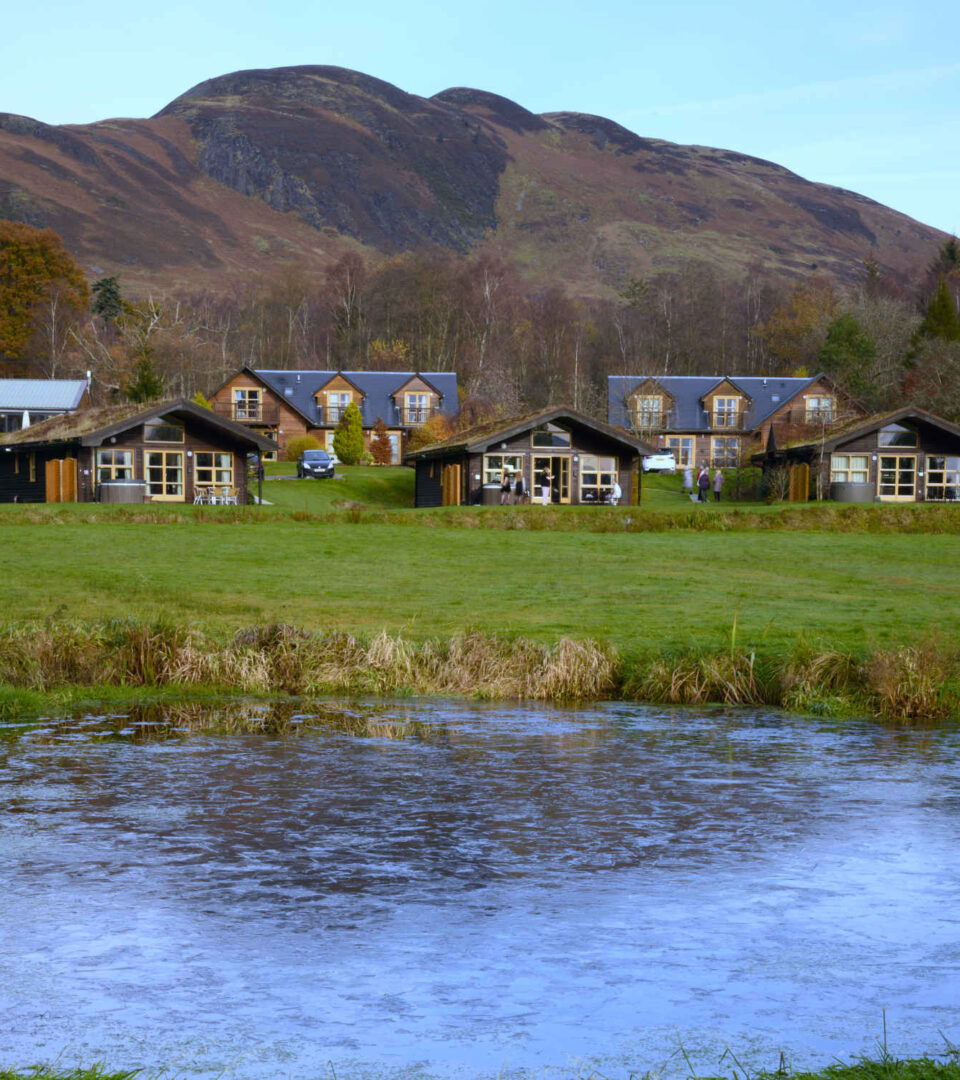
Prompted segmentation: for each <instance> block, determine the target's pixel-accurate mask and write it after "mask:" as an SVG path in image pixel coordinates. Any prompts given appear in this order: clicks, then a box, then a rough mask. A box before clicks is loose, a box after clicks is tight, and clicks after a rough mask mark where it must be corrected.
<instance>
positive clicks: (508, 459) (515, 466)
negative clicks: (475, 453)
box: [483, 454, 523, 484]
mask: <svg viewBox="0 0 960 1080" xmlns="http://www.w3.org/2000/svg"><path fill="white" fill-rule="evenodd" d="M522 468H523V457H522V456H521V455H519V454H484V455H483V482H484V483H485V484H499V483H500V482H501V480H503V473H504V471H506V472H508V473H510V474H511V475H512V474H513V473H517V472H520V470H521V469H522Z"/></svg>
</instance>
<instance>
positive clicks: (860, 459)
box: [830, 454, 870, 484]
mask: <svg viewBox="0 0 960 1080" xmlns="http://www.w3.org/2000/svg"><path fill="white" fill-rule="evenodd" d="M869 468H870V459H869V457H868V456H867V455H866V454H831V455H830V483H831V484H865V483H866V482H867V478H868V476H869V475H870V473H869Z"/></svg>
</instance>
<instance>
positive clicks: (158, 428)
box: [143, 418, 183, 442]
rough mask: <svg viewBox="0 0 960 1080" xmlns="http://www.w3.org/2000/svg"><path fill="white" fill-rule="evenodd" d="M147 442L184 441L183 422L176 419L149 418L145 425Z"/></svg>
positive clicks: (144, 432)
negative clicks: (180, 422) (179, 422)
mask: <svg viewBox="0 0 960 1080" xmlns="http://www.w3.org/2000/svg"><path fill="white" fill-rule="evenodd" d="M143 438H144V441H145V442H183V424H178V423H177V422H176V420H165V419H162V418H161V419H160V420H148V421H147V423H145V424H144V425H143Z"/></svg>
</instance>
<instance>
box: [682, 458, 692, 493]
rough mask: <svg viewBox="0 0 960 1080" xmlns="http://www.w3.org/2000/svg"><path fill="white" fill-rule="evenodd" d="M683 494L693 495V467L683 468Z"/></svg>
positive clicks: (686, 466)
mask: <svg viewBox="0 0 960 1080" xmlns="http://www.w3.org/2000/svg"><path fill="white" fill-rule="evenodd" d="M683 494H684V495H692V494H693V466H692V465H685V466H684V468H683Z"/></svg>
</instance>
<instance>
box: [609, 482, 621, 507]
mask: <svg viewBox="0 0 960 1080" xmlns="http://www.w3.org/2000/svg"><path fill="white" fill-rule="evenodd" d="M622 494H623V492H622V491H621V489H620V481H619V480H617V478H616V477H614V480H613V487H612V488H611V489H610V505H611V506H619V505H620V496H621V495H622Z"/></svg>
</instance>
